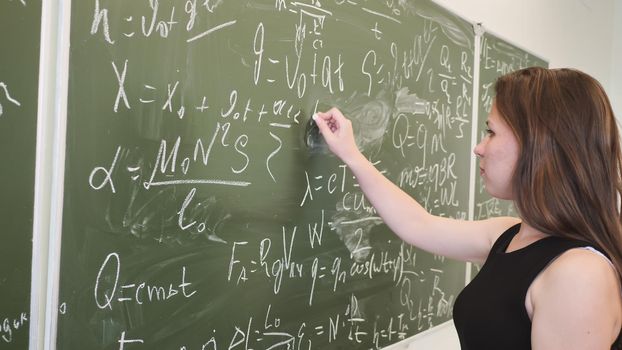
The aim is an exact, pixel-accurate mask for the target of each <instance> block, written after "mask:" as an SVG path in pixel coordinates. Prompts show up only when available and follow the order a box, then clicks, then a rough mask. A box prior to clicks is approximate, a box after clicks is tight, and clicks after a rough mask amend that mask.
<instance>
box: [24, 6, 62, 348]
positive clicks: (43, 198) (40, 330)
mask: <svg viewBox="0 0 622 350" xmlns="http://www.w3.org/2000/svg"><path fill="white" fill-rule="evenodd" d="M57 12H58V4H57V3H56V2H54V1H43V2H42V5H41V28H40V30H41V31H40V36H39V38H40V49H39V87H38V95H37V96H38V97H37V99H38V100H37V133H36V134H37V139H36V145H37V146H36V156H35V189H34V208H33V224H32V225H33V228H32V270H31V282H30V283H31V286H30V287H31V288H30V335H29V349H30V350H40V349H43V339H44V336H43V335H44V332H45V313H46V299H45V297H46V295H45V291H46V289H47V283H48V279H47V269H48V243H49V241H48V239H49V227H50V225H49V224H50V201H51V197H50V190H51V178H52V177H51V172H52V170H51V169H52V152H51V150H52V145H53V144H54V132H53V129H52V125H53V121H54V114H53V109H54V104H55V99H56V92H55V90H54V82H55V80H56V69H55V67H56V58H57V53H56V51H57V49H58V45H57V30H56V28H57V27H58V14H57Z"/></svg>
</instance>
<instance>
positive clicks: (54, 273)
mask: <svg viewBox="0 0 622 350" xmlns="http://www.w3.org/2000/svg"><path fill="white" fill-rule="evenodd" d="M70 26H71V0H60V5H59V9H58V49H57V55H58V56H57V57H58V61H57V65H56V84H55V90H56V94H57V96H56V100H55V104H54V121H55V122H54V135H55V137H54V145H53V150H52V152H53V154H52V156H53V162H54V166H53V168H52V169H53V172H52V191H51V194H52V201H51V203H50V205H51V210H50V242H49V250H48V254H49V259H48V261H49V263H48V277H49V278H50V281H49V282H48V288H47V295H46V304H47V308H48V310H47V312H46V314H45V316H46V317H45V349H46V350H54V349H56V326H57V320H58V291H59V284H60V252H61V236H62V219H63V198H64V196H63V193H64V187H65V181H64V179H65V148H66V133H67V98H68V97H67V91H68V84H69V45H70V42H69V39H70Z"/></svg>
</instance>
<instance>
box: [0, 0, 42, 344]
mask: <svg viewBox="0 0 622 350" xmlns="http://www.w3.org/2000/svg"><path fill="white" fill-rule="evenodd" d="M40 21H41V1H36V0H22V1H19V0H14V1H6V0H5V1H0V33H2V34H0V48H1V50H0V162H2V171H0V196H1V197H2V199H0V222H2V230H1V236H2V244H0V266H1V268H0V349H28V327H29V324H28V320H29V318H30V316H29V314H30V312H29V310H30V273H31V259H32V221H33V203H34V186H35V185H34V178H35V146H36V141H35V140H36V129H37V91H38V77H39V36H40V33H39V30H40V28H41V25H40Z"/></svg>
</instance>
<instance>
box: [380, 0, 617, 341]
mask: <svg viewBox="0 0 622 350" xmlns="http://www.w3.org/2000/svg"><path fill="white" fill-rule="evenodd" d="M436 2H437V3H439V4H441V5H443V6H444V7H446V8H448V9H449V10H451V11H453V12H455V13H456V14H458V15H460V16H461V17H463V18H465V19H467V20H469V21H472V22H481V23H482V24H483V25H484V27H485V28H486V29H488V30H489V31H491V32H493V33H494V34H496V35H498V36H500V37H502V38H504V39H505V40H508V41H510V42H511V43H513V44H515V45H517V46H519V47H521V48H523V49H525V50H527V51H529V52H532V53H534V54H536V55H538V56H540V57H542V58H544V59H546V60H548V61H549V64H550V66H551V67H572V68H577V69H580V70H582V71H584V72H586V73H588V74H590V75H592V76H593V77H595V78H596V79H597V80H598V81H600V82H601V84H602V85H603V86H604V87H605V89H606V90H607V92H608V94H609V97H610V99H611V101H612V104H613V105H614V110H616V113H617V116H618V119H619V120H622V0H545V1H542V0H520V1H516V0H436ZM614 19H615V21H614ZM405 348H407V349H409V350H413V349H415V350H426V349H434V350H458V349H460V345H459V343H458V339H457V335H456V332H455V329H453V325H452V324H451V323H447V324H444V325H443V326H440V327H438V329H436V330H435V331H432V332H427V333H425V334H422V335H419V336H415V337H413V338H411V339H409V342H408V344H406V345H405V343H400V344H396V346H394V347H391V349H392V350H393V349H395V350H397V349H405Z"/></svg>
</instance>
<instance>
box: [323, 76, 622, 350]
mask: <svg viewBox="0 0 622 350" xmlns="http://www.w3.org/2000/svg"><path fill="white" fill-rule="evenodd" d="M495 91H496V98H495V102H494V104H493V107H492V110H491V112H490V114H489V116H488V120H487V122H486V123H487V125H488V130H487V132H488V135H487V136H486V137H485V138H484V139H483V140H482V141H481V143H479V144H478V145H477V146H476V147H475V150H474V153H475V155H476V156H478V157H479V158H480V174H481V176H482V178H483V180H484V182H485V185H486V190H487V191H488V192H489V193H490V194H491V195H492V196H494V197H497V198H502V199H510V200H513V201H514V204H515V206H516V208H517V210H518V212H519V214H520V219H517V218H511V217H500V218H492V219H488V220H482V221H468V222H464V221H457V220H453V219H448V218H442V217H436V216H433V215H431V214H429V213H428V212H427V211H426V210H425V209H424V208H423V207H422V206H421V205H419V204H418V203H417V202H416V201H415V200H414V199H412V198H411V197H410V196H408V195H407V194H406V193H404V192H403V191H402V190H400V189H399V188H398V187H397V186H396V185H394V184H393V183H391V182H390V181H389V180H388V179H386V178H385V177H384V176H383V175H382V174H381V173H380V172H379V171H378V170H376V169H375V168H374V166H373V165H372V164H371V163H370V162H369V161H368V160H367V159H366V158H365V157H364V156H363V155H362V154H361V152H360V151H359V150H358V149H357V147H356V144H355V140H354V136H353V132H352V125H351V122H350V121H349V120H348V119H346V118H345V117H344V116H343V115H342V113H341V112H340V111H339V110H337V109H334V108H333V109H331V110H330V111H328V112H325V113H318V114H316V115H315V116H314V119H315V120H316V123H317V124H318V126H319V128H320V131H321V133H322V135H323V136H324V139H325V140H326V143H327V144H328V146H329V148H330V150H331V151H332V152H333V153H334V154H335V155H337V156H338V157H339V158H340V159H341V160H342V161H343V162H344V163H346V164H347V166H348V167H349V168H350V169H351V170H352V172H353V173H354V175H355V176H356V178H357V180H358V183H359V184H360V186H361V189H362V190H363V192H364V193H365V195H366V196H367V198H368V199H369V201H370V202H371V203H372V204H373V205H374V207H375V208H376V210H377V211H378V213H379V214H380V216H381V217H382V218H383V219H384V221H385V223H386V224H387V225H388V226H389V227H390V228H391V229H392V230H393V231H394V232H395V233H396V234H397V235H398V236H400V237H401V238H402V239H403V240H404V241H406V242H408V243H410V244H413V245H415V246H417V247H419V248H421V249H424V250H427V251H429V252H432V253H435V254H442V255H445V256H448V257H451V258H454V259H459V260H464V261H473V262H478V263H484V265H483V267H482V269H481V271H480V273H479V274H478V275H477V276H476V278H475V279H474V280H473V281H472V282H471V283H470V284H469V285H468V286H467V287H466V288H465V289H464V290H463V291H462V292H461V294H460V295H459V296H458V298H457V299H456V303H455V307H454V323H455V325H456V328H457V330H458V335H459V337H460V343H461V345H462V349H477V350H482V349H504V350H509V349H545V350H557V349H559V350H562V349H563V350H572V349H591V350H596V349H603V350H604V349H617V348H619V347H620V339H621V338H622V337H620V329H621V328H622V292H621V286H620V280H621V277H622V275H621V272H622V220H621V219H622V217H621V214H620V200H621V195H622V178H621V173H622V159H621V151H620V139H619V136H618V128H617V124H616V120H615V118H614V115H613V111H612V109H611V105H610V103H609V100H608V98H607V96H606V94H605V92H604V91H603V88H602V87H601V85H600V84H599V83H598V82H597V81H596V80H595V79H593V78H592V77H590V76H588V75H586V74H585V73H582V72H579V71H576V70H572V69H544V68H536V67H534V68H527V69H523V70H520V71H517V72H514V73H510V74H508V75H505V76H502V77H500V78H499V79H498V81H497V83H496V85H495Z"/></svg>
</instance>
